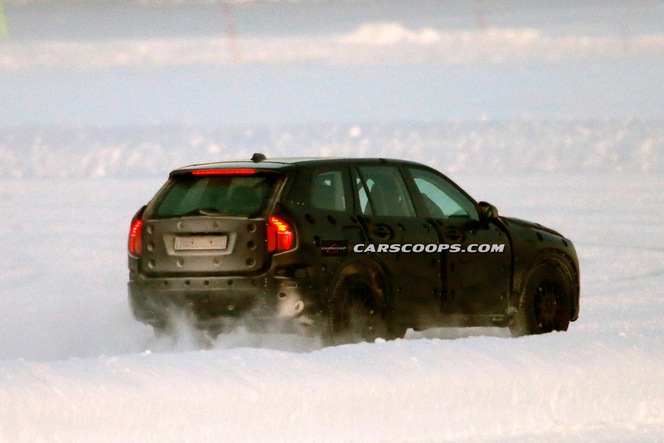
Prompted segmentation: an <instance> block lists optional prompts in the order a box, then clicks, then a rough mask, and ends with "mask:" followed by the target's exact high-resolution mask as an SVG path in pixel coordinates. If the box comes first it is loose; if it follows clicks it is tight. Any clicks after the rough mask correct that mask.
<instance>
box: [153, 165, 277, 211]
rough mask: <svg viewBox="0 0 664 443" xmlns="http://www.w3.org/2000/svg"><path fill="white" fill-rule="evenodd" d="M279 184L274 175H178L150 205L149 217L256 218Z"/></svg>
mask: <svg viewBox="0 0 664 443" xmlns="http://www.w3.org/2000/svg"><path fill="white" fill-rule="evenodd" d="M279 182H280V178H279V177H278V176H275V175H219V176H214V175H212V176H201V177H197V176H193V175H182V176H177V177H174V178H172V179H171V181H170V182H169V183H168V184H167V185H166V186H165V187H164V189H163V190H162V191H161V192H160V193H159V195H158V196H157V198H156V200H155V201H154V204H152V205H150V207H149V208H148V211H149V216H151V217H154V218H172V217H181V216H187V215H230V216H250V215H254V214H257V213H259V212H260V211H261V210H263V209H264V207H265V205H266V204H267V203H268V202H269V200H270V198H271V197H272V196H273V194H274V193H275V192H276V190H277V188H278V184H279Z"/></svg>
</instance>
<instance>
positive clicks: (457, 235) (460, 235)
mask: <svg viewBox="0 0 664 443" xmlns="http://www.w3.org/2000/svg"><path fill="white" fill-rule="evenodd" d="M443 236H444V237H445V240H446V241H452V242H455V243H463V242H464V241H465V240H466V236H465V234H464V232H463V231H462V230H461V229H457V228H451V229H446V230H445V232H444V234H443Z"/></svg>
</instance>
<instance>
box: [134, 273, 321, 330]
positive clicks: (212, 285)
mask: <svg viewBox="0 0 664 443" xmlns="http://www.w3.org/2000/svg"><path fill="white" fill-rule="evenodd" d="M313 292H314V291H312V289H311V287H310V285H309V284H307V282H305V281H300V280H295V279H291V278H280V277H274V276H271V275H267V274H266V275H260V276H233V277H195V278H192V277H188V278H172V277H169V278H146V277H144V276H141V275H140V274H135V273H131V274H130V281H129V283H128V295H129V303H130V305H131V308H132V311H133V314H134V316H135V317H136V319H138V320H139V321H141V322H143V323H146V324H150V325H152V326H154V327H155V328H158V329H168V328H169V327H171V326H172V324H173V321H174V319H175V317H174V316H176V315H179V316H182V315H185V316H186V317H187V318H188V321H191V322H192V323H193V324H194V326H196V327H198V328H201V329H211V330H215V331H216V332H225V331H226V330H230V329H233V328H235V327H237V326H238V325H240V324H241V325H243V326H245V327H247V328H249V329H252V330H274V329H275V328H279V329H281V330H288V331H290V330H291V329H294V332H299V333H307V332H309V331H312V332H313V331H314V330H315V329H316V328H318V327H320V324H321V321H320V319H321V318H322V307H321V306H320V305H319V303H318V302H317V301H316V300H315V299H314V297H313V296H312V294H313Z"/></svg>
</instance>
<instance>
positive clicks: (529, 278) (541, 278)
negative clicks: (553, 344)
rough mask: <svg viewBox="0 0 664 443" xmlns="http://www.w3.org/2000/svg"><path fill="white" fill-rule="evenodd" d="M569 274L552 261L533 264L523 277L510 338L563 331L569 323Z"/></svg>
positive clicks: (571, 289) (570, 298) (559, 263)
mask: <svg viewBox="0 0 664 443" xmlns="http://www.w3.org/2000/svg"><path fill="white" fill-rule="evenodd" d="M572 275H573V273H572V271H571V270H570V269H569V265H568V264H566V263H564V262H561V261H559V260H556V259H551V260H545V261H542V262H540V263H539V264H537V265H535V266H534V267H533V268H532V269H531V270H530V271H529V272H528V273H527V275H526V276H525V279H524V285H523V290H522V293H521V301H520V304H519V309H518V312H517V315H516V317H515V319H514V322H513V323H512V324H511V325H510V331H511V332H512V335H513V336H516V337H518V336H522V335H530V334H544V333H547V332H552V331H566V330H567V327H568V326H569V322H570V312H571V301H572V292H573V288H574V284H573V277H572Z"/></svg>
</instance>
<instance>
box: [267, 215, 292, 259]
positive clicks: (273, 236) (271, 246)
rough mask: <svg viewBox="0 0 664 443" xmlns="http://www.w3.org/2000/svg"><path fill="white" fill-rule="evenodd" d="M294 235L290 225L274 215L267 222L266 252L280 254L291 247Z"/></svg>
mask: <svg viewBox="0 0 664 443" xmlns="http://www.w3.org/2000/svg"><path fill="white" fill-rule="evenodd" d="M294 240H295V234H294V232H293V228H292V227H291V225H289V224H288V223H286V222H285V221H284V220H282V219H280V218H279V217H275V216H274V215H273V216H271V217H270V218H269V219H268V222H267V251H268V252H282V251H288V250H289V249H290V248H292V247H293V243H294Z"/></svg>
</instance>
